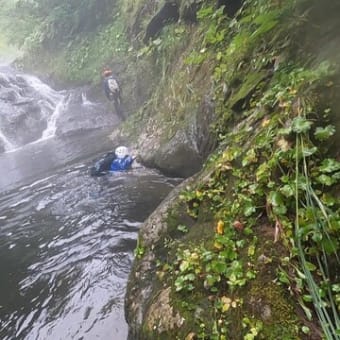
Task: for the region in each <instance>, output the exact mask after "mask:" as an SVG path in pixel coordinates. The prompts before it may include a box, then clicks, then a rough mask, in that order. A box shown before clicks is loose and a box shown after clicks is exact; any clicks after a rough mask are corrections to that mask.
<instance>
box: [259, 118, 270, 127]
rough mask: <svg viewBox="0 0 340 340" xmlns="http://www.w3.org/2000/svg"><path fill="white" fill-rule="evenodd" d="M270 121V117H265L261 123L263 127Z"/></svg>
mask: <svg viewBox="0 0 340 340" xmlns="http://www.w3.org/2000/svg"><path fill="white" fill-rule="evenodd" d="M269 123H270V119H268V118H264V119H263V121H262V123H261V126H262V127H266V126H268V125H269Z"/></svg>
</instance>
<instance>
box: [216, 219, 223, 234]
mask: <svg viewBox="0 0 340 340" xmlns="http://www.w3.org/2000/svg"><path fill="white" fill-rule="evenodd" d="M216 233H217V234H219V235H223V234H224V222H223V221H222V220H219V221H218V222H217V227H216Z"/></svg>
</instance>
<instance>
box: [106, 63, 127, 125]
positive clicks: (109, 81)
mask: <svg viewBox="0 0 340 340" xmlns="http://www.w3.org/2000/svg"><path fill="white" fill-rule="evenodd" d="M102 76H103V87H104V92H105V95H106V98H107V99H108V100H110V101H112V102H113V105H114V108H115V111H116V113H117V115H118V116H119V117H120V118H121V119H122V120H124V115H123V112H122V108H121V89H120V86H119V84H118V81H117V78H116V77H115V76H114V75H113V72H112V70H111V69H110V68H108V67H105V68H104V70H103V72H102Z"/></svg>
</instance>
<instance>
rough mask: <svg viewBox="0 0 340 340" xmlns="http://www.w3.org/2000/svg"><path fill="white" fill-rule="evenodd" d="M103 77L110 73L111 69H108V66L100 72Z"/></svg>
mask: <svg viewBox="0 0 340 340" xmlns="http://www.w3.org/2000/svg"><path fill="white" fill-rule="evenodd" d="M102 75H103V77H108V76H111V75H112V70H110V69H109V68H106V69H104V71H103V73H102Z"/></svg>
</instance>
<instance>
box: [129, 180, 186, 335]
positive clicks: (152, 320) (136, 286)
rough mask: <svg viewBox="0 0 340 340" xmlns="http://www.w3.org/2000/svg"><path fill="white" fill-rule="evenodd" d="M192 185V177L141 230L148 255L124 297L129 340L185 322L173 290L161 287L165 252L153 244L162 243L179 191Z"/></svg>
mask: <svg viewBox="0 0 340 340" xmlns="http://www.w3.org/2000/svg"><path fill="white" fill-rule="evenodd" d="M191 182H192V179H191V178H190V179H187V180H186V181H184V182H183V183H181V184H180V185H179V186H178V187H177V188H176V189H174V190H173V191H172V192H171V193H170V194H169V195H168V197H167V198H166V199H165V200H164V201H163V202H162V203H161V205H160V206H159V207H158V208H157V210H156V211H155V212H154V213H152V214H151V215H150V217H149V218H148V219H147V221H145V223H144V224H143V225H142V227H141V229H140V235H139V237H140V240H141V244H140V246H142V247H143V248H144V249H145V253H144V255H143V256H142V258H140V259H137V260H136V261H135V262H134V266H133V268H132V270H131V272H130V276H129V281H128V286H127V292H126V296H125V318H126V320H127V322H128V324H129V337H128V339H129V340H136V339H140V340H141V339H145V340H150V339H151V338H152V337H151V338H150V337H149V335H150V334H156V333H157V334H160V333H161V332H162V331H168V330H169V329H170V330H171V329H174V328H178V327H180V326H181V324H182V323H183V318H182V316H181V315H180V314H179V313H178V312H176V311H174V309H173V307H172V305H171V298H170V292H171V290H170V288H168V287H164V289H160V288H159V283H158V279H157V276H156V275H155V272H156V259H159V257H160V256H162V254H160V252H161V251H162V249H161V247H154V245H155V244H157V243H158V242H160V240H161V239H162V237H164V235H165V233H166V232H167V230H168V225H167V222H166V220H167V217H168V214H169V211H170V210H171V207H172V206H173V204H175V202H176V199H177V197H178V195H179V192H180V191H181V190H183V189H184V188H185V186H186V185H188V184H189V183H191ZM144 324H145V325H146V328H144V327H143V326H144ZM155 327H156V328H157V330H156V329H155ZM155 332H156V333H155Z"/></svg>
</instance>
